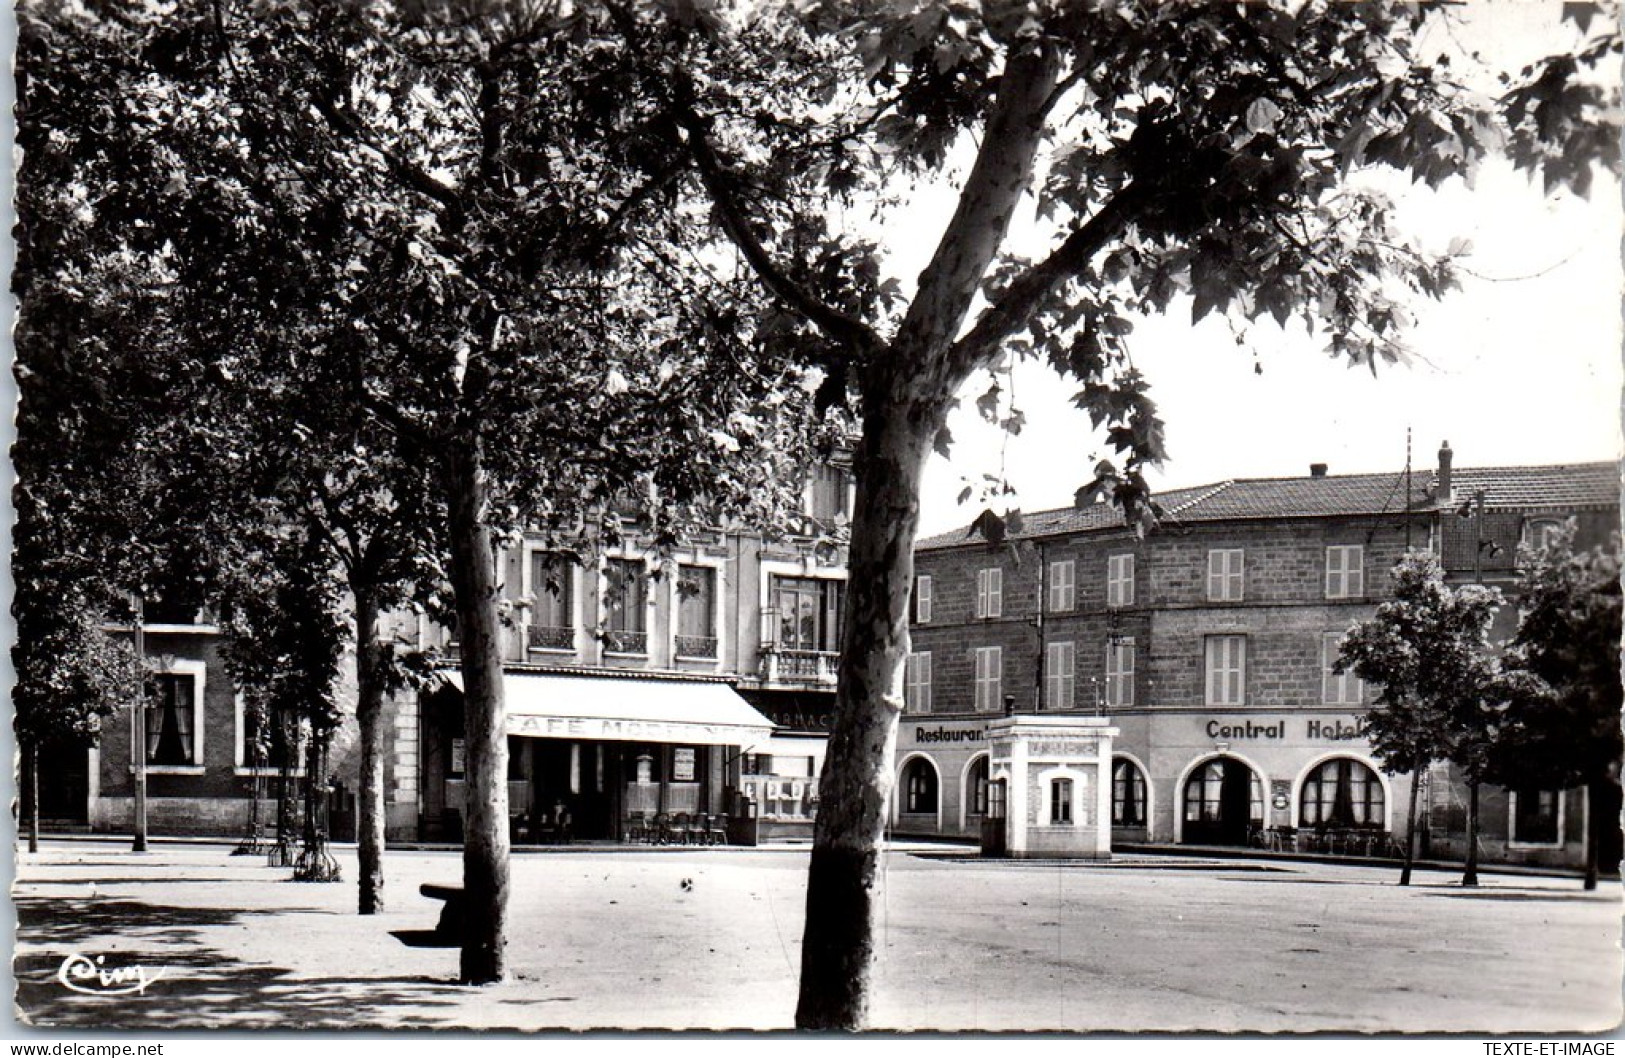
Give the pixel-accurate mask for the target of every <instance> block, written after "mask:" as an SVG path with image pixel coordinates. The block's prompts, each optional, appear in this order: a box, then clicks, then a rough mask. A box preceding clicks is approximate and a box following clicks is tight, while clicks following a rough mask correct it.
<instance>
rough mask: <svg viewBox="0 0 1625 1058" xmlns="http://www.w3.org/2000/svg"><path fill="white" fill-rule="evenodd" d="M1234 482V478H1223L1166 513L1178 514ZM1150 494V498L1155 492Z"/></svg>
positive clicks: (1182, 490) (1153, 496) (1177, 490)
mask: <svg viewBox="0 0 1625 1058" xmlns="http://www.w3.org/2000/svg"><path fill="white" fill-rule="evenodd" d="M1235 483H1236V479H1235V478H1226V479H1225V480H1223V481H1221V482H1219V483H1217V484H1215V485H1213V486H1211V487H1207V491H1206V492H1203V493H1201V494H1200V495H1197V496H1192V497H1191V498H1190V499H1188V500H1186V501H1185V502H1184V503H1182V504H1180V505H1179V506H1177V507H1174V508H1172V509H1171V510H1169V511H1168V513H1169V514H1178V513H1179V512H1180V511H1183V510H1188V509H1190V508H1191V507H1194V506H1195V505H1196V504H1198V503H1205V502H1207V501H1208V500H1211V499H1212V498H1213V497H1215V496H1217V495H1218V494H1219V493H1221V492H1223V491H1224V490H1225V489H1228V488H1230V487H1231V486H1232V485H1234V484H1235ZM1193 487H1194V488H1198V489H1199V488H1203V487H1204V486H1201V485H1196V486H1193ZM1168 491H1169V492H1184V491H1186V490H1184V489H1169V490H1168ZM1151 495H1152V498H1153V499H1155V498H1156V495H1157V494H1156V493H1152V494H1151Z"/></svg>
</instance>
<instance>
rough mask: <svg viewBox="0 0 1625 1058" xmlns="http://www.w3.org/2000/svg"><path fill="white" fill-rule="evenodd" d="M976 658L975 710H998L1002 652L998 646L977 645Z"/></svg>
mask: <svg viewBox="0 0 1625 1058" xmlns="http://www.w3.org/2000/svg"><path fill="white" fill-rule="evenodd" d="M973 653H974V655H975V658H976V711H977V712H980V713H993V712H998V710H999V708H1000V701H1001V697H1002V693H1001V692H1002V687H1001V677H1002V676H1003V671H1002V670H1003V668H1004V658H1003V652H1002V651H1001V650H1000V649H999V648H998V647H977V648H976V649H975V651H974V652H973Z"/></svg>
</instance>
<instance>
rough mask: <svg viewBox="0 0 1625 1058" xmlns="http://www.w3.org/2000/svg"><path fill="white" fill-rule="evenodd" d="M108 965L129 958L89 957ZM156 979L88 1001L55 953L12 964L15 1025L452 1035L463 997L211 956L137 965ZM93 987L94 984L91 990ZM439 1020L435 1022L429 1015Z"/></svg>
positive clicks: (452, 988)
mask: <svg viewBox="0 0 1625 1058" xmlns="http://www.w3.org/2000/svg"><path fill="white" fill-rule="evenodd" d="M84 954H85V955H86V956H87V957H88V958H90V959H92V960H94V959H95V957H96V955H97V954H105V955H106V956H107V962H106V965H107V966H115V965H124V966H129V965H132V964H133V962H134V961H135V958H134V957H133V956H132V955H131V953H129V952H122V953H119V952H115V953H95V952H85V953H84ZM141 962H142V964H143V966H144V968H145V969H146V970H147V972H148V974H149V980H150V978H151V976H152V975H159V976H158V977H157V979H156V980H152V981H151V983H150V984H149V985H148V986H147V988H146V989H145V990H144V991H143V992H141V993H139V994H124V995H112V994H92V995H85V994H80V993H78V992H75V991H73V990H71V989H69V988H67V987H65V986H64V985H63V984H62V982H61V981H60V980H59V979H58V977H57V972H58V970H59V969H60V967H61V958H60V957H59V956H58V955H56V954H45V953H37V954H28V955H22V956H19V957H17V959H16V960H14V967H15V972H16V978H17V993H16V999H17V1014H18V1018H19V1020H21V1021H23V1022H24V1023H27V1024H31V1025H34V1026H37V1027H41V1028H85V1029H89V1028H97V1029H106V1028H118V1029H127V1030H147V1031H170V1030H174V1029H184V1028H208V1029H234V1028H267V1027H271V1028H278V1029H353V1028H453V1027H456V1024H457V1019H456V1018H455V1016H454V1015H453V1010H454V1008H456V1007H457V1006H458V1005H459V999H460V998H461V997H462V996H466V995H467V994H468V992H467V990H465V989H463V988H462V987H461V986H459V985H457V984H455V983H454V982H453V981H452V980H451V979H449V978H445V979H436V978H432V977H405V976H397V977H361V976H356V977H343V976H329V977H296V976H294V975H293V973H292V971H290V970H288V969H286V968H283V967H278V966H268V965H263V964H252V963H245V962H242V961H240V960H235V959H232V958H231V957H229V956H225V955H222V954H221V953H219V952H216V951H213V950H210V949H200V950H195V951H191V952H184V953H167V952H166V953H163V954H162V955H151V956H147V957H145V958H144V959H142V960H141ZM91 987H94V984H93V983H92V984H91ZM436 1010H438V1011H440V1012H441V1013H442V1014H443V1015H453V1016H435V1013H434V1011H436Z"/></svg>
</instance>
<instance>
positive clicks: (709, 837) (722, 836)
mask: <svg viewBox="0 0 1625 1058" xmlns="http://www.w3.org/2000/svg"><path fill="white" fill-rule="evenodd" d="M727 841H728V826H727V823H726V822H725V821H724V820H723V817H722V816H706V817H705V843H706V844H707V845H724V844H726V843H727Z"/></svg>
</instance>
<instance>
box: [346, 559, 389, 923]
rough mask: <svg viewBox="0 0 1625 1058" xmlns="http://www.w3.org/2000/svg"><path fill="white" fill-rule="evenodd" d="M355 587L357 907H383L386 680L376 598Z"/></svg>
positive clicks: (368, 910) (364, 910)
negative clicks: (358, 749) (358, 764)
mask: <svg viewBox="0 0 1625 1058" xmlns="http://www.w3.org/2000/svg"><path fill="white" fill-rule="evenodd" d="M352 591H353V592H354V593H355V642H356V652H355V661H356V709H355V715H356V725H357V727H358V728H359V729H360V739H361V780H360V784H361V789H360V791H359V796H360V804H359V806H358V807H357V816H358V818H357V822H356V827H357V832H356V859H357V861H358V862H359V867H358V873H359V875H360V877H359V878H358V879H357V885H358V886H359V887H360V892H359V895H358V903H359V910H360V912H361V914H363V915H375V914H377V913H378V912H380V911H382V910H383V909H384V723H383V714H384V685H383V679H382V673H381V672H380V671H379V660H380V659H379V657H378V654H379V644H378V599H377V596H376V595H374V594H373V592H372V590H371V589H370V587H368V586H365V585H362V586H353V587H352Z"/></svg>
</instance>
